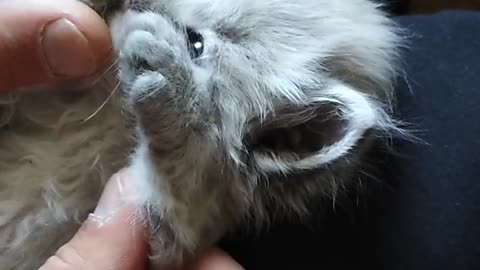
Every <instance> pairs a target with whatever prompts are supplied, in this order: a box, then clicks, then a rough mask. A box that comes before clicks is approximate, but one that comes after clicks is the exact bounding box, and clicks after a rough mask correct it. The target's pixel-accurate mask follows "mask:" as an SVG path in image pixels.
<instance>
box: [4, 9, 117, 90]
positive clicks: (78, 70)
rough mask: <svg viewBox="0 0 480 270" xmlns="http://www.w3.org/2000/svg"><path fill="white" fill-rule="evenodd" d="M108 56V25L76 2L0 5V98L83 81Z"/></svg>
mask: <svg viewBox="0 0 480 270" xmlns="http://www.w3.org/2000/svg"><path fill="white" fill-rule="evenodd" d="M110 52H111V38H110V33H109V31H108V27H107V25H106V24H105V22H103V20H102V19H101V18H100V17H99V16H98V15H97V14H96V13H95V12H94V11H93V10H91V9H90V8H89V7H87V6H86V5H84V4H82V3H80V2H78V1H75V0H41V1H39V0H22V1H0V64H1V68H0V93H2V92H5V91H9V90H15V89H16V88H19V87H30V86H34V85H44V84H55V83H60V82H64V81H67V80H71V79H77V78H82V77H86V76H88V75H91V74H93V73H95V71H97V70H98V69H99V68H101V67H102V65H103V64H104V63H106V60H107V58H108V56H109V54H110Z"/></svg>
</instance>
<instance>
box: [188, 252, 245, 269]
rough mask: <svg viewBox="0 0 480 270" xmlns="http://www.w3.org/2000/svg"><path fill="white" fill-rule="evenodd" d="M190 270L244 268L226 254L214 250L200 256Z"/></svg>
mask: <svg viewBox="0 0 480 270" xmlns="http://www.w3.org/2000/svg"><path fill="white" fill-rule="evenodd" d="M189 270H244V268H243V267H242V266H241V265H240V264H239V263H237V262H236V261H235V260H234V259H233V258H232V257H231V256H230V255H228V254H227V253H226V252H224V251H222V250H220V249H217V248H214V249H211V250H208V251H207V252H205V253H204V254H203V255H202V256H200V258H199V259H198V260H197V261H195V263H193V264H192V266H191V267H190V268H189Z"/></svg>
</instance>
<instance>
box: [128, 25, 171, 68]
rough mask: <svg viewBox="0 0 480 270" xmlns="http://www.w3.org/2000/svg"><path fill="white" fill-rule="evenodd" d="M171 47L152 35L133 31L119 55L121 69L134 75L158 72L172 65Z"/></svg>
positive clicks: (146, 32)
mask: <svg viewBox="0 0 480 270" xmlns="http://www.w3.org/2000/svg"><path fill="white" fill-rule="evenodd" d="M171 48H172V46H171V45H170V44H169V43H168V42H166V41H165V40H161V39H158V38H157V37H156V36H154V35H153V34H152V33H150V32H148V31H144V30H135V31H133V32H132V33H130V34H129V35H128V37H127V39H126V40H125V44H124V46H123V48H122V51H121V53H120V63H121V65H122V68H127V69H129V70H131V71H132V72H133V73H134V74H135V75H140V74H142V73H144V72H145V71H158V72H161V71H162V70H163V69H165V68H167V67H169V66H171V65H172V64H173V63H174V52H173V51H172V49H171Z"/></svg>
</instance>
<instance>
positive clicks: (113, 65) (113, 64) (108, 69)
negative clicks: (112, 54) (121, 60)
mask: <svg viewBox="0 0 480 270" xmlns="http://www.w3.org/2000/svg"><path fill="white" fill-rule="evenodd" d="M117 64H118V58H117V59H115V61H113V63H112V64H111V65H110V66H109V67H108V68H107V69H106V70H105V71H104V72H102V74H100V75H99V76H98V78H97V79H95V80H93V82H92V84H91V85H96V84H97V83H98V82H99V81H100V80H101V79H103V77H105V75H106V74H107V73H108V72H110V71H112V70H113V69H114V67H115V66H116V65H117ZM115 69H116V70H118V67H116V68H115Z"/></svg>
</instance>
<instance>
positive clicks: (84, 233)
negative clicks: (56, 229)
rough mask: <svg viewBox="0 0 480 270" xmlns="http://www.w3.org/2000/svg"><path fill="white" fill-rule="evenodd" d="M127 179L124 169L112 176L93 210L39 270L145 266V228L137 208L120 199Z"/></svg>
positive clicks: (131, 269)
mask: <svg viewBox="0 0 480 270" xmlns="http://www.w3.org/2000/svg"><path fill="white" fill-rule="evenodd" d="M126 181H128V179H127V174H126V172H125V171H121V172H119V173H118V174H116V175H114V176H112V178H111V179H110V180H109V182H108V183H107V185H106V187H105V191H104V193H103V195H102V198H101V199H100V202H99V204H98V206H97V209H96V210H95V212H94V213H93V214H91V215H90V216H89V218H88V219H87V220H86V221H85V223H84V224H83V226H82V227H81V228H80V230H79V231H78V232H77V234H76V235H75V236H74V237H73V238H72V240H70V242H68V243H67V244H65V245H64V246H63V247H61V248H60V249H59V250H58V251H57V253H56V254H55V255H54V256H52V257H51V258H49V259H48V260H47V262H46V263H45V264H44V265H43V266H42V267H41V268H40V270H64V269H71V270H86V269H88V270H111V269H115V270H137V269H145V266H146V258H147V245H146V241H145V237H144V236H145V231H144V227H143V226H142V224H140V223H139V222H138V221H136V220H135V218H134V217H135V213H136V210H137V209H136V208H135V207H134V205H131V204H129V203H127V202H126V201H124V200H123V199H122V197H123V198H125V194H124V193H125V192H129V190H128V189H127V188H126V184H125V183H126Z"/></svg>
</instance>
